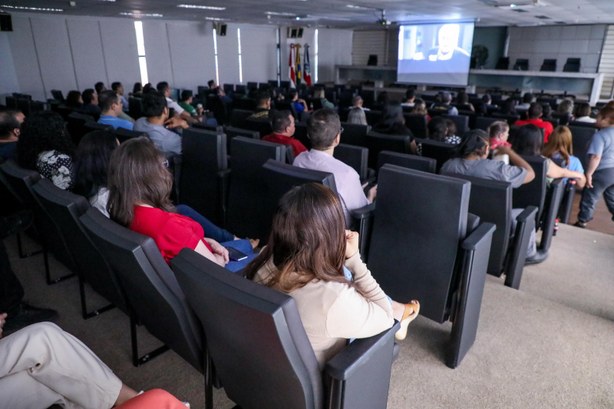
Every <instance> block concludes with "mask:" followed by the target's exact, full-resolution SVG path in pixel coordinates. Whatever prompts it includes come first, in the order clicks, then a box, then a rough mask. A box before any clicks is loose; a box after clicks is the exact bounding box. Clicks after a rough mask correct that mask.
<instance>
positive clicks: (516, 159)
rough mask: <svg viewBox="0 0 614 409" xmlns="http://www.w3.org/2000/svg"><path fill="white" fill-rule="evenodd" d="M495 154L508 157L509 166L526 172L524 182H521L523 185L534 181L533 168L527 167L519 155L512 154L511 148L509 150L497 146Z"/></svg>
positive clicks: (526, 163) (505, 147)
mask: <svg viewBox="0 0 614 409" xmlns="http://www.w3.org/2000/svg"><path fill="white" fill-rule="evenodd" d="M495 154H496V155H502V154H506V155H508V156H509V158H510V164H512V165H514V166H518V167H519V168H522V169H524V170H526V171H527V174H526V175H525V177H524V181H523V182H522V184H523V185H524V184H527V183H529V182H531V181H532V180H533V179H535V171H534V170H533V167H532V166H531V165H529V163H528V162H527V161H526V160H524V159H522V157H521V156H520V155H518V154H517V153H516V152H514V151H513V150H512V148H509V147H507V146H499V147H498V148H497V151H496V152H495Z"/></svg>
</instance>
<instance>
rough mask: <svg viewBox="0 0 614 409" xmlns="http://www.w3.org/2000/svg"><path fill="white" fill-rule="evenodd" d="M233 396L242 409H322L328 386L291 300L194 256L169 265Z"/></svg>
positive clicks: (184, 252) (187, 253)
mask: <svg viewBox="0 0 614 409" xmlns="http://www.w3.org/2000/svg"><path fill="white" fill-rule="evenodd" d="M172 266H173V270H175V272H176V274H177V279H178V281H179V284H180V285H181V287H182V288H183V290H184V291H185V294H186V297H187V300H188V303H189V304H190V306H191V307H192V309H193V310H194V312H195V313H196V315H197V316H198V318H199V319H200V322H201V323H202V326H203V329H204V332H205V335H206V338H207V352H208V354H209V356H210V358H211V360H212V361H213V364H214V365H215V369H216V374H217V375H218V377H219V379H220V381H221V383H222V384H223V385H224V390H225V392H226V394H227V395H228V397H229V398H230V399H231V400H232V401H233V402H234V403H236V404H237V405H240V406H241V407H242V408H246V409H248V408H270V409H275V408H279V409H282V408H283V409H286V408H293V409H301V408H304V409H315V408H323V407H324V403H323V400H324V399H323V398H324V392H323V382H322V376H321V375H320V371H319V369H318V364H317V361H316V359H315V354H314V353H313V349H312V348H311V345H310V344H309V340H308V339H307V335H306V334H305V330H304V328H303V325H302V323H301V319H300V316H299V315H298V311H297V308H296V304H295V302H294V299H292V297H290V296H288V295H285V294H282V293H280V292H277V291H275V290H272V289H270V288H268V287H265V286H263V285H260V284H256V283H254V282H252V281H250V280H247V279H244V278H242V277H240V276H238V275H235V274H229V273H228V271H226V270H224V269H223V268H221V267H219V266H217V265H215V264H214V263H212V262H210V261H209V260H207V259H205V258H204V257H202V256H200V255H198V254H196V253H194V252H193V251H191V250H187V249H185V250H182V251H181V253H180V254H179V255H178V256H177V257H175V258H174V259H173V261H172Z"/></svg>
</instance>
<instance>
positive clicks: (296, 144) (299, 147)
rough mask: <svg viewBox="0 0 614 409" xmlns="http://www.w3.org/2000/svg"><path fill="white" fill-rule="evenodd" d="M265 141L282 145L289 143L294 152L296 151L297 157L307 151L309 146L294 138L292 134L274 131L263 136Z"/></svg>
mask: <svg viewBox="0 0 614 409" xmlns="http://www.w3.org/2000/svg"><path fill="white" fill-rule="evenodd" d="M262 140H263V141H267V142H273V143H280V144H282V145H288V146H291V147H292V152H293V153H294V157H295V158H296V157H297V156H298V155H299V154H300V153H302V152H307V148H305V145H303V144H302V143H301V141H299V140H298V139H294V138H293V137H291V136H286V135H281V134H278V133H272V134H269V135H267V136H265V137H263V138H262Z"/></svg>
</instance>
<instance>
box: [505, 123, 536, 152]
mask: <svg viewBox="0 0 614 409" xmlns="http://www.w3.org/2000/svg"><path fill="white" fill-rule="evenodd" d="M510 141H511V143H512V149H513V150H514V152H516V153H517V154H519V155H528V156H538V155H541V152H542V146H543V145H544V134H543V133H542V130H541V129H540V128H538V127H537V126H535V125H533V124H528V125H523V126H520V127H518V128H516V129H514V131H513V133H512V136H511V137H510Z"/></svg>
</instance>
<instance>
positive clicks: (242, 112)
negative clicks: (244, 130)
mask: <svg viewBox="0 0 614 409" xmlns="http://www.w3.org/2000/svg"><path fill="white" fill-rule="evenodd" d="M239 101H240V100H239ZM237 102H238V101H234V104H235V105H236V104H237ZM254 102H255V101H254ZM254 108H255V107H254ZM253 113H254V111H253V110H249V109H240V108H238V107H237V108H234V109H233V110H232V112H231V113H230V125H232V126H234V127H236V128H241V127H242V126H243V123H244V122H245V119H246V118H247V117H248V116H250V115H251V114H253Z"/></svg>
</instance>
